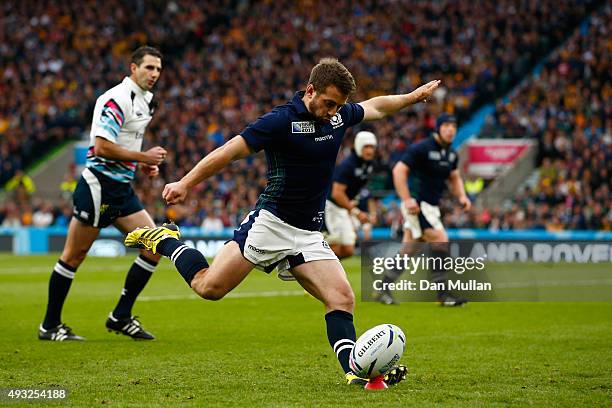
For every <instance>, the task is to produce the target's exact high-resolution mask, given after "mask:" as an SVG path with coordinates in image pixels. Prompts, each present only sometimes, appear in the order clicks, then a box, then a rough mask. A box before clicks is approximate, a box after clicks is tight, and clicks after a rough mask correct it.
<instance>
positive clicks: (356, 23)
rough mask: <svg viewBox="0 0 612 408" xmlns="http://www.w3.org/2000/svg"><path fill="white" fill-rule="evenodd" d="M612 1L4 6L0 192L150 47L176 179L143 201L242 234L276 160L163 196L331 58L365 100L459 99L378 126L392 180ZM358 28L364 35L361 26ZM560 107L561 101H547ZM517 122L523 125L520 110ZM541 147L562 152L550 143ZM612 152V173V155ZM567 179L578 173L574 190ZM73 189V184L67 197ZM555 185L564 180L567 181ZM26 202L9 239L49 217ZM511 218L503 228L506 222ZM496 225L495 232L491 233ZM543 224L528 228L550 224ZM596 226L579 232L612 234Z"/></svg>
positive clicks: (155, 185)
mask: <svg viewBox="0 0 612 408" xmlns="http://www.w3.org/2000/svg"><path fill="white" fill-rule="evenodd" d="M388 3H389V4H390V3H393V6H394V7H393V8H392V12H391V11H390V10H391V8H390V7H385V6H386V5H388ZM602 3H603V2H601V1H594V0H592V1H580V0H561V1H542V2H537V3H536V2H528V1H516V0H500V1H497V2H481V1H477V2H457V1H441V2H426V1H417V2H411V3H410V4H408V3H402V2H399V3H397V2H387V1H371V2H364V3H359V2H351V1H349V0H341V1H338V2H336V3H335V7H334V10H335V12H334V13H325V12H323V10H324V8H323V7H322V4H323V2H320V1H304V2H291V1H275V2H268V1H265V2H257V3H255V4H249V3H248V2H242V1H228V0H226V1H208V2H206V7H202V5H201V4H193V3H192V2H189V1H182V0H176V1H160V2H152V3H151V2H146V3H145V2H143V1H133V2H131V3H130V4H131V6H130V7H121V4H124V3H123V2H119V1H116V0H109V1H106V2H104V4H103V6H102V3H101V2H98V1H84V2H65V3H57V2H38V1H34V0H30V1H22V2H16V1H7V2H3V4H2V5H1V6H0V38H1V41H0V61H1V62H0V64H1V65H0V77H1V78H2V81H1V82H0V92H1V93H2V95H11V97H10V98H9V97H4V98H2V99H0V168H1V169H2V172H1V176H0V184H4V183H6V182H7V181H8V180H9V179H11V178H12V177H13V176H14V174H15V172H16V171H17V170H20V169H25V168H26V167H27V166H29V165H31V164H32V163H33V162H34V161H35V160H36V159H38V158H40V157H41V156H42V155H43V154H44V153H45V152H46V151H47V150H48V149H49V148H50V147H52V146H54V145H57V144H58V143H60V142H61V141H64V140H73V139H80V138H82V135H83V134H84V133H85V132H86V130H87V126H88V124H89V121H90V114H91V111H92V108H93V103H94V101H95V98H96V97H97V96H98V95H99V94H100V93H101V92H102V91H104V90H105V89H106V88H108V87H110V86H112V85H114V84H115V83H117V82H119V81H120V79H121V78H122V76H123V75H124V74H125V73H126V72H128V65H127V55H128V54H129V51H130V50H131V49H133V48H135V47H136V46H137V45H140V44H143V43H150V44H154V45H156V46H158V47H160V48H161V49H162V51H163V52H164V54H165V56H166V58H165V61H164V72H163V74H162V78H161V80H160V84H159V88H158V89H157V90H156V98H157V99H158V100H159V101H160V107H159V109H158V112H157V114H156V117H155V118H154V120H153V122H152V124H151V125H150V133H149V135H148V136H147V138H146V139H147V142H146V143H148V144H149V145H154V144H160V145H162V146H164V147H166V148H167V149H168V150H169V152H170V154H169V156H168V158H167V163H166V164H165V165H164V166H163V167H162V169H161V171H162V177H160V178H158V179H154V180H149V179H147V178H144V177H141V178H139V179H138V181H137V189H138V191H139V194H140V196H141V198H142V200H143V203H144V204H145V205H146V206H147V209H148V210H149V212H150V213H151V214H152V215H154V217H155V218H156V220H157V221H162V220H166V219H167V218H171V219H174V220H177V221H178V222H179V224H181V225H189V226H199V225H202V223H203V222H204V220H207V221H206V223H207V225H219V221H220V222H221V223H222V224H223V225H224V226H232V225H235V224H237V223H239V222H240V220H241V219H242V218H243V216H244V215H245V213H246V211H248V210H249V209H250V207H251V206H252V203H253V202H255V199H256V196H257V193H258V192H259V191H260V190H261V189H262V188H263V183H264V182H265V181H264V178H263V175H264V174H265V171H266V166H265V160H264V158H263V157H262V156H255V157H253V158H251V159H249V160H248V161H242V162H239V163H236V164H235V165H233V166H232V167H231V169H229V170H227V171H226V172H224V173H223V174H221V175H219V177H217V178H214V179H211V180H208V181H206V182H205V183H202V185H201V186H200V188H199V190H198V191H197V192H196V194H192V195H191V200H190V201H189V202H188V203H186V204H185V205H184V206H177V207H173V208H170V209H166V208H165V206H164V205H163V203H162V202H161V200H160V198H159V197H160V192H161V189H162V188H163V185H164V183H165V182H167V181H172V180H175V179H176V178H178V177H181V176H182V175H183V174H185V172H186V171H188V170H189V169H190V168H191V166H193V164H194V163H195V162H196V161H197V160H199V159H200V158H201V157H202V156H203V155H205V154H206V153H208V152H210V151H211V150H213V149H214V148H215V147H217V146H219V145H220V144H221V143H223V142H224V141H225V140H227V139H228V138H230V137H232V136H233V135H235V134H237V133H239V132H240V130H241V129H242V128H243V127H244V125H246V124H247V123H248V122H250V121H252V120H254V119H255V118H256V117H257V116H258V115H259V114H261V113H262V112H264V111H265V110H266V109H268V108H270V107H271V106H273V105H275V104H280V103H284V101H285V100H286V99H288V98H289V97H290V96H291V93H292V91H293V90H297V89H299V88H300V87H301V86H303V83H304V81H305V78H307V75H308V70H309V68H310V66H311V65H312V63H313V62H315V61H316V60H317V59H318V58H320V57H322V56H328V55H334V56H337V57H338V58H340V59H341V60H342V61H343V62H344V63H345V64H346V65H347V66H348V67H349V68H350V69H351V70H352V72H353V73H354V75H355V76H356V79H357V82H358V85H359V91H358V94H357V95H355V98H354V99H355V100H361V99H364V98H367V97H370V96H374V95H377V94H380V93H382V92H402V91H406V90H408V89H412V88H414V87H415V86H417V85H418V84H419V83H421V82H424V81H426V80H428V79H432V78H442V79H443V84H444V86H443V87H442V88H441V89H440V90H439V91H438V92H437V94H436V97H435V100H434V101H430V102H429V103H428V104H427V105H426V106H425V105H421V106H418V107H417V108H416V109H414V110H411V111H410V112H409V113H407V114H406V115H396V117H394V119H393V120H388V121H383V122H381V123H377V124H376V125H375V126H374V128H373V131H375V132H376V133H377V134H378V135H379V139H380V143H379V146H380V168H382V169H387V168H389V166H390V165H392V164H393V163H394V162H395V161H396V160H397V159H398V157H399V155H400V154H401V152H402V151H403V149H404V148H405V147H406V145H407V144H408V143H411V142H413V141H414V140H418V139H420V138H423V137H425V136H426V135H428V134H429V133H430V132H431V130H432V129H433V124H434V121H435V116H436V115H437V114H438V113H440V112H442V111H450V112H454V113H455V114H457V115H458V116H459V117H460V118H461V119H465V118H467V117H468V116H469V115H470V114H471V113H472V112H474V110H475V109H477V108H478V107H479V106H481V105H482V104H483V103H487V102H492V101H493V100H494V99H495V98H497V97H500V96H502V95H504V94H505V93H506V92H507V91H508V90H510V89H511V88H512V87H514V86H515V85H516V84H517V83H519V81H521V80H522V79H523V78H524V77H525V75H527V74H528V72H529V71H530V70H531V69H532V68H533V66H534V65H535V64H536V63H537V62H538V61H539V60H540V59H541V58H542V57H543V56H544V55H546V54H547V53H548V52H550V51H551V50H553V49H554V47H556V46H558V45H559V44H561V43H562V42H563V40H564V39H565V38H566V36H567V34H568V33H571V32H572V31H573V30H574V28H575V27H577V26H578V24H579V23H580V22H581V21H582V20H583V19H584V18H585V17H586V16H587V15H588V14H589V13H590V12H592V10H594V9H596V8H597V7H599V5H600V4H602ZM77 17H78V18H77ZM349 17H350V18H349ZM595 20H596V19H593V20H592V21H595ZM269 21H274V22H275V24H269ZM346 21H350V24H349V25H348V26H347V25H346V24H344V23H345V22H346ZM603 21H605V19H603ZM608 21H609V16H608ZM604 28H607V27H604ZM287 33H289V34H291V35H286V34H287ZM295 38H300V39H301V40H299V41H295ZM598 38H600V40H599V42H593V41H583V42H582V43H581V44H580V46H581V47H583V49H584V52H582V53H577V54H576V53H575V54H574V59H575V58H578V60H579V61H583V60H584V59H585V58H588V55H589V51H590V52H591V53H593V52H597V51H596V50H594V49H593V48H603V52H607V53H608V54H609V51H608V50H607V49H606V42H605V35H603V36H601V35H600V36H598ZM254 39H256V40H254ZM608 59H609V58H608ZM586 65H589V64H586ZM279 67H282V74H279ZM546 70H549V71H554V69H552V68H550V69H549V68H546V69H545V71H546ZM581 72H582V71H581ZM603 72H604V73H605V72H606V71H605V70H604V71H603ZM546 75H549V76H550V75H551V73H550V72H549V73H547V74H546ZM580 75H582V73H581V74H580ZM594 75H597V73H595V74H594ZM608 81H609V80H608ZM584 86H586V85H584V84H583V86H582V87H581V88H580V89H585V88H584ZM595 89H596V88H595V87H593V90H595ZM601 89H604V88H603V87H602V88H601ZM534 92H535V91H534ZM591 92H592V93H593V91H591ZM599 95H600V96H602V98H603V101H602V103H603V104H604V105H605V102H606V99H605V98H608V99H609V83H608V94H607V96H605V95H606V94H605V93H600V94H599ZM517 97H519V96H515V98H517ZM526 98H527V100H529V98H528V97H526ZM545 102H548V103H557V100H553V99H552V98H551V99H547V98H544V101H542V103H545ZM518 103H520V104H521V105H523V106H525V105H524V104H525V101H524V100H523V99H516V103H515V104H514V105H512V106H515V105H516V104H518ZM544 106H545V105H544ZM607 106H608V108H607V109H609V104H608V105H607ZM501 108H502V107H501V106H500V109H501ZM504 109H505V108H504ZM543 109H544V108H543ZM499 113H500V114H501V111H500V112H499ZM608 113H609V112H608ZM513 115H514V116H513V117H518V116H520V114H519V113H518V111H516V113H513ZM559 115H560V114H559ZM502 116H503V115H502ZM557 116H558V115H557ZM608 116H609V114H608ZM517 122H519V121H518V120H517ZM589 123H590V122H589ZM607 123H608V124H607V127H604V129H605V130H607V133H606V134H607V135H609V134H610V133H609V120H607ZM502 125H503V122H502V121H500V120H498V121H497V122H495V126H496V127H497V128H504V127H503V126H502ZM507 128H508V129H510V128H509V127H507ZM590 129H591V127H589V128H588V129H586V128H585V137H586V134H589V135H590V134H591V133H592V132H593V131H594V130H596V129H597V124H595V128H593V130H590ZM527 130H528V131H529V132H532V130H531V129H527ZM508 131H509V130H508ZM520 131H521V132H523V131H525V130H524V129H522V128H521V129H520ZM536 133H537V132H533V133H530V135H533V136H536ZM600 136H601V138H602V139H601V140H603V136H602V135H600ZM347 139H350V137H349V138H347ZM542 139H543V141H550V136H548V137H543V138H542ZM556 140H557V139H555V141H556ZM543 143H544V142H543ZM555 143H558V142H555ZM349 145H350V140H347V144H346V146H349ZM545 147H546V146H544V148H545ZM579 147H580V146H576V148H579ZM608 149H609V147H608ZM544 150H545V149H544ZM346 151H347V148H345V149H344V151H343V152H342V154H345V153H346ZM594 153H597V154H599V153H598V152H594ZM342 154H341V157H340V158H342ZM597 154H595V155H594V156H592V157H596V156H597ZM604 154H606V153H604ZM607 154H608V156H606V158H608V159H609V150H608V153H607ZM551 159H554V160H557V161H558V160H560V159H559V158H553V157H551ZM590 161H592V159H590V158H589V162H590ZM608 161H609V160H608ZM603 162H604V161H599V163H600V164H601V163H603ZM555 163H556V162H555ZM584 165H585V166H588V164H584ZM383 173H384V172H383ZM578 173H579V174H581V173H583V172H581V171H578ZM602 174H603V175H606V174H608V175H609V174H610V171H609V169H608V170H607V173H605V172H604V173H601V171H600V169H599V167H597V168H596V171H591V178H592V179H597V178H601V176H602ZM581 177H582V176H581ZM565 179H566V175H565V173H564V176H563V178H562V179H561V180H562V181H563V180H565ZM61 182H62V181H61V180H58V190H59V184H60V183H61ZM553 182H554V183H556V184H558V183H559V182H560V181H559V179H557V178H556V179H554V180H553ZM604 184H605V183H604ZM378 186H379V187H380V188H383V189H384V188H389V187H390V184H389V180H388V179H385V178H384V177H383V178H382V179H381V180H380V182H379V184H378ZM17 190H19V200H18V201H14V200H8V201H6V202H5V203H4V204H0V222H1V223H2V224H3V225H5V224H7V223H9V222H10V223H12V224H11V225H14V224H16V223H20V224H24V225H29V224H32V223H33V219H34V217H33V215H34V214H35V213H37V212H41V211H42V210H43V208H44V209H45V211H46V210H47V209H48V204H49V203H46V202H44V201H40V200H35V199H32V198H31V197H30V194H29V193H28V192H27V191H24V188H21V187H19V186H18V187H17ZM606 191H607V194H608V198H607V207H606V206H605V205H606V201H605V200H603V201H601V200H599V199H596V200H595V201H596V202H597V203H600V204H601V205H602V206H603V208H602V211H603V212H605V211H607V210H609V208H610V205H609V203H610V201H609V200H610V199H609V194H610V193H609V186H608V189H607V190H606ZM603 194H605V192H604V193H602V192H601V189H594V190H592V195H593V197H595V196H598V197H599V196H601V195H603ZM11 197H16V196H14V195H13V194H11ZM585 200H586V198H585ZM527 201H528V200H527ZM536 202H537V201H536ZM585 202H586V201H585ZM69 203H70V201H69V200H67V199H65V198H64V199H60V200H58V201H57V202H54V203H52V205H53V206H54V209H53V211H52V212H53V214H54V221H53V223H56V224H58V223H59V224H62V223H65V218H66V217H67V215H66V214H69V206H70V204H69ZM14 204H17V205H18V210H15V208H13V206H14ZM534 205H535V204H534ZM548 205H550V206H551V208H550V209H549V210H548V211H545V212H544V213H543V214H542V217H545V218H546V217H550V216H551V214H553V213H555V214H557V213H559V215H560V211H559V210H556V209H555V210H553V207H554V208H557V207H555V205H553V204H548ZM377 206H378V208H379V213H380V214H379V215H380V216H379V223H380V225H382V226H392V225H394V223H397V222H398V221H397V219H398V217H399V212H398V211H397V208H396V206H395V205H394V204H391V205H389V206H385V205H383V203H382V201H380V200H379V201H378V203H377ZM67 208H68V209H67ZM540 208H541V207H538V210H537V211H541V210H540ZM585 208H586V207H585ZM589 208H590V207H589ZM15 211H18V212H19V213H20V215H19V216H16V215H15ZM593 211H594V212H596V211H595V209H593ZM515 212H520V211H519V210H518V209H517V210H516V211H515ZM496 216H499V217H501V219H500V220H498V221H496V220H497V218H496ZM464 217H465V218H466V219H465V220H464V219H463V218H464ZM39 218H40V219H45V218H44V217H39ZM47 218H48V217H47ZM487 218H489V221H483V220H486V219H487ZM514 218H516V214H515V213H513V212H511V211H507V210H502V209H499V210H484V211H483V212H481V213H475V212H474V213H470V214H468V215H467V217H466V216H465V215H456V216H455V214H454V213H451V214H450V218H449V219H448V220H447V221H449V225H451V226H452V225H456V226H482V227H486V228H495V225H492V224H493V223H495V222H499V223H500V228H505V225H506V224H508V225H510V226H509V227H508V228H520V225H519V223H516V222H511V221H508V222H506V221H504V220H506V219H508V220H512V219H514ZM526 218H528V219H529V220H531V218H529V217H526ZM566 218H567V217H561V218H559V224H562V225H563V226H566V225H569V224H566V223H564V222H565V221H564V220H566ZM602 218H603V217H602ZM491 219H493V220H491ZM547 220H548V218H546V220H544V221H542V222H544V223H546V222H547ZM530 222H531V221H529V222H525V223H524V225H526V226H528V225H532V226H533V225H535V224H534V223H533V222H532V223H531V224H530ZM583 224H584V225H583ZM583 224H576V225H580V226H584V227H585V228H609V223H608V224H607V225H602V226H596V225H594V224H593V223H591V222H590V221H586V222H585V223H583Z"/></svg>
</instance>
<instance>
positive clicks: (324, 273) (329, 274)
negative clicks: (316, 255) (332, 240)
mask: <svg viewBox="0 0 612 408" xmlns="http://www.w3.org/2000/svg"><path fill="white" fill-rule="evenodd" d="M290 271H291V273H292V274H293V276H295V278H296V279H297V281H298V282H299V283H300V285H302V287H303V288H304V289H306V290H307V291H308V292H309V293H310V294H311V295H312V296H314V297H315V298H317V299H319V300H320V301H321V302H322V303H323V305H324V306H325V322H326V326H327V338H328V340H329V344H330V345H331V347H332V349H333V350H334V353H335V354H336V357H337V358H338V362H339V363H340V365H341V366H342V369H343V370H344V375H345V378H346V382H347V384H357V385H364V384H365V383H367V380H366V379H364V378H359V377H358V376H356V375H355V374H353V372H352V371H351V368H350V366H349V356H350V353H351V351H352V349H353V347H354V345H355V341H356V340H357V336H356V333H355V326H354V324H353V310H354V308H355V295H354V293H353V289H352V288H351V285H350V283H349V281H348V279H347V276H346V273H345V271H344V268H343V267H342V265H341V264H340V262H339V261H338V260H335V259H321V260H316V261H310V262H305V263H302V264H300V265H297V266H295V267H293V268H292V269H291V270H290ZM394 370H395V371H394V374H393V375H389V376H388V377H387V381H388V384H396V383H398V382H400V381H402V380H403V379H405V374H406V367H404V366H398V367H394Z"/></svg>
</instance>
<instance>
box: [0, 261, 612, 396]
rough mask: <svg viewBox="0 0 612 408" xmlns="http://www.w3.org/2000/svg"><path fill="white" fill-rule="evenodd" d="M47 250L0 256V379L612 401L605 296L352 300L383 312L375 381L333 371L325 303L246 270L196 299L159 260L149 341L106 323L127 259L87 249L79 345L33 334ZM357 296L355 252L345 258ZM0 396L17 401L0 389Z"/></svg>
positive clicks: (363, 324) (75, 306)
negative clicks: (217, 296)
mask: <svg viewBox="0 0 612 408" xmlns="http://www.w3.org/2000/svg"><path fill="white" fill-rule="evenodd" d="M56 259H57V255H55V256H40V257H39V256H30V257H16V256H9V255H0V333H2V340H1V341H0V388H9V387H13V388H26V387H27V388H38V389H40V388H51V387H63V388H66V389H68V390H69V392H70V394H69V397H68V400H67V401H64V402H61V403H50V404H53V405H60V404H61V405H68V406H82V407H91V406H101V405H104V406H118V407H119V406H120V407H124V406H138V407H143V406H179V405H181V406H183V405H185V406H253V407H254V406H282V407H287V406H296V407H303V406H346V407H360V406H487V407H489V406H508V405H519V406H526V405H532V406H572V407H574V406H606V405H607V406H610V405H612V353H611V351H610V350H611V349H612V303H471V304H469V305H468V306H467V307H464V308H457V309H450V308H446V309H445V308H440V307H437V306H435V305H434V304H432V303H406V304H402V305H400V306H398V307H388V306H382V305H379V304H376V303H365V302H361V301H359V300H358V302H357V307H356V311H355V323H356V327H357V332H358V334H360V333H363V332H364V331H365V330H366V329H368V328H370V327H372V326H374V325H376V324H379V323H387V322H388V323H394V324H397V325H398V326H400V327H401V328H402V329H403V330H404V332H405V333H406V335H407V341H408V347H407V350H406V353H405V354H404V357H403V358H402V362H403V363H405V364H406V365H408V366H409V369H410V374H409V379H408V380H407V381H405V382H403V383H401V384H400V385H398V386H396V387H392V388H391V389H389V390H387V391H384V392H366V391H364V390H363V389H361V388H360V387H350V386H346V385H344V383H343V376H342V373H341V370H340V367H339V365H338V363H337V361H336V358H335V355H334V354H333V352H332V350H331V348H330V347H329V344H328V343H327V338H326V335H325V322H324V319H323V313H324V310H323V307H322V306H321V305H320V304H319V303H318V302H317V301H315V300H314V299H312V298H310V297H306V296H303V295H302V294H301V288H300V287H299V286H298V285H297V284H295V283H287V282H281V281H280V280H278V279H277V278H276V277H274V276H267V275H265V274H264V273H262V272H259V271H253V272H252V273H251V275H250V276H249V277H248V278H247V279H246V281H245V282H244V283H243V284H242V285H241V286H239V288H238V289H237V290H236V291H235V292H233V293H232V295H231V296H230V297H228V298H226V299H223V300H221V301H220V302H208V301H203V300H201V299H196V298H195V297H193V296H192V294H191V291H190V289H189V288H187V286H186V285H185V283H184V281H183V280H182V278H181V277H180V275H179V274H178V273H177V272H176V271H175V270H174V268H173V267H172V265H171V264H170V263H169V262H168V261H167V260H164V261H162V263H161V264H160V266H159V267H158V270H157V271H156V272H155V275H154V276H153V278H152V279H151V282H150V283H149V285H148V286H147V288H146V289H145V290H144V292H143V294H142V295H141V300H140V301H139V302H138V303H137V304H136V307H135V310H134V312H135V314H137V315H139V316H141V321H142V322H143V324H144V326H145V327H146V328H147V329H148V330H150V331H151V332H153V333H154V334H155V335H156V337H157V340H155V341H153V342H135V341H133V340H131V339H129V338H128V337H125V336H117V335H115V334H111V333H108V332H107V331H106V329H105V328H104V322H105V320H106V316H107V314H108V313H109V311H110V310H111V309H112V308H113V307H114V305H115V302H116V301H117V299H118V295H119V292H120V290H121V287H122V285H123V280H124V278H125V272H126V270H127V268H128V267H129V265H130V264H131V262H132V260H133V257H132V256H129V257H124V258H113V259H108V258H89V259H87V260H86V261H85V263H84V264H83V265H82V267H81V268H80V269H79V271H78V272H77V276H76V279H75V282H74V284H73V286H72V290H71V293H70V295H69V297H68V299H67V302H66V306H65V309H64V315H63V319H64V321H65V322H66V323H67V324H68V325H70V326H71V327H72V328H73V329H74V330H75V332H76V333H77V334H80V335H82V336H85V337H86V338H87V341H86V342H83V343H54V342H42V341H39V340H37V338H36V335H37V327H38V324H39V323H40V321H41V319H42V317H43V314H44V307H45V304H46V300H47V293H46V292H47V282H48V277H49V274H50V272H51V268H52V267H53V265H54V263H55V261H56ZM344 265H345V267H346V269H347V271H348V273H349V277H350V279H351V281H352V283H353V286H354V288H355V291H356V292H357V298H358V299H359V298H360V297H359V293H358V292H359V260H358V259H356V258H354V259H351V260H349V261H348V262H345V263H344ZM1 404H9V405H10V406H19V405H21V404H20V403H9V402H7V400H6V399H4V400H1V399H0V405H1Z"/></svg>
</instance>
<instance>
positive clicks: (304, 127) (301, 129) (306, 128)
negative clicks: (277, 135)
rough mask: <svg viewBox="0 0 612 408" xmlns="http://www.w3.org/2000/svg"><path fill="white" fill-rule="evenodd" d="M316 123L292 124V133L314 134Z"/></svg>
mask: <svg viewBox="0 0 612 408" xmlns="http://www.w3.org/2000/svg"><path fill="white" fill-rule="evenodd" d="M314 132H315V125H314V122H312V121H310V122H291V133H314Z"/></svg>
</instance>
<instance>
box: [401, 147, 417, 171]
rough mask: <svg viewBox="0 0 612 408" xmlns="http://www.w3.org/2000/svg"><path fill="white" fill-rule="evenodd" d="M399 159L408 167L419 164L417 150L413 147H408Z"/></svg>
mask: <svg viewBox="0 0 612 408" xmlns="http://www.w3.org/2000/svg"><path fill="white" fill-rule="evenodd" d="M400 161H401V162H403V163H405V164H406V166H408V167H413V168H414V167H417V165H418V164H419V150H418V149H417V148H415V147H409V148H408V150H406V153H404V155H403V156H402V158H401V159H400Z"/></svg>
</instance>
